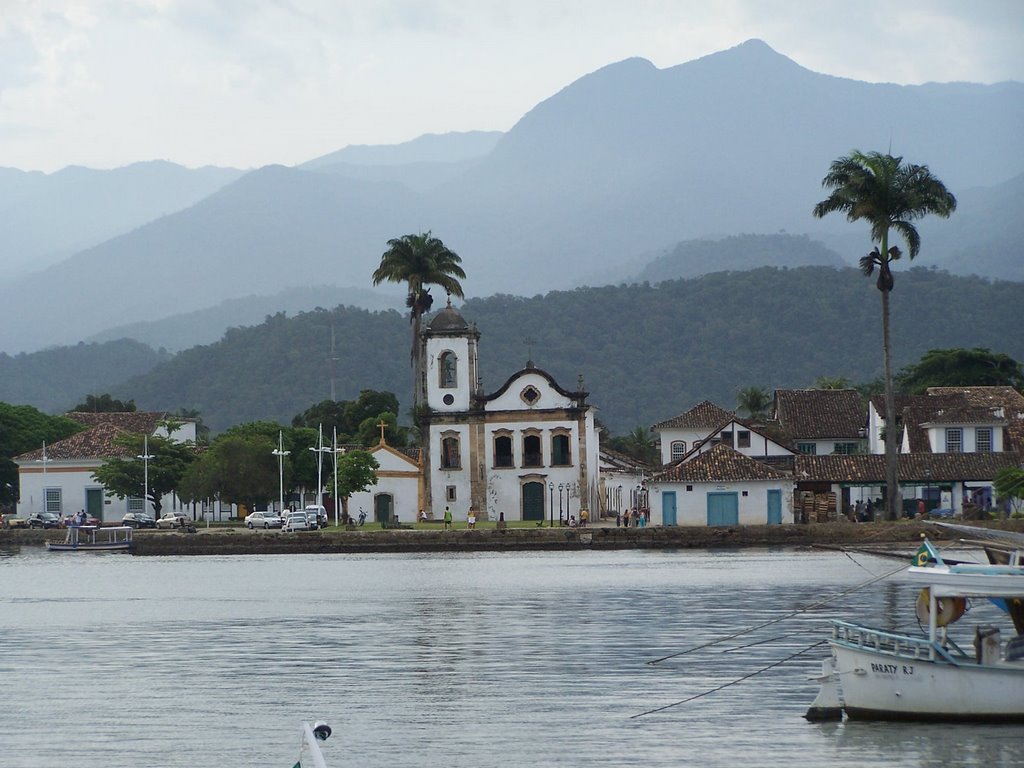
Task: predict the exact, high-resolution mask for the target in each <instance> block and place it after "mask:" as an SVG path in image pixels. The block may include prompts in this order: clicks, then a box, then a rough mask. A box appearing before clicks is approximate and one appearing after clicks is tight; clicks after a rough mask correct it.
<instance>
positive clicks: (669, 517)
mask: <svg viewBox="0 0 1024 768" xmlns="http://www.w3.org/2000/svg"><path fill="white" fill-rule="evenodd" d="M661 524H662V525H675V524H676V492H675V491H662V494H661Z"/></svg>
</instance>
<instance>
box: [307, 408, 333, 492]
mask: <svg viewBox="0 0 1024 768" xmlns="http://www.w3.org/2000/svg"><path fill="white" fill-rule="evenodd" d="M316 430H317V434H318V435H319V444H318V445H316V446H314V447H312V448H310V449H309V450H311V451H312V452H313V453H315V454H316V505H317V507H319V506H320V501H321V495H320V492H321V491H322V490H323V487H324V481H323V473H324V453H325V452H330V450H331V449H330V448H324V425H323V424H320V425H318V426H317V428H316Z"/></svg>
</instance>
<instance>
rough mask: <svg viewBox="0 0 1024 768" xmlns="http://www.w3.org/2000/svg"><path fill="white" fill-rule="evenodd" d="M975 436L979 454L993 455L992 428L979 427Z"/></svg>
mask: <svg viewBox="0 0 1024 768" xmlns="http://www.w3.org/2000/svg"><path fill="white" fill-rule="evenodd" d="M974 435H975V437H974V439H975V449H976V450H977V451H978V453H992V427H978V429H977V431H976V432H975V433H974Z"/></svg>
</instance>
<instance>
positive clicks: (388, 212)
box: [0, 41, 1024, 349]
mask: <svg viewBox="0 0 1024 768" xmlns="http://www.w3.org/2000/svg"><path fill="white" fill-rule="evenodd" d="M878 114H884V115H886V118H887V119H886V120H885V121H879V120H878V119H877V117H876V116H877V115H878ZM883 122H884V125H883V124H882V123H883ZM936 126H941V127H942V129H941V130H936ZM462 138H464V137H462ZM493 139H494V137H493V136H490V137H489V138H488V140H493ZM459 141H460V137H458V136H456V137H454V138H452V139H451V143H452V145H453V146H458V144H459ZM442 143H443V142H442ZM409 144H410V145H412V144H416V142H410V143H409ZM890 145H891V146H892V147H893V151H894V153H897V154H902V155H904V157H905V158H906V160H907V161H910V162H922V163H927V164H928V165H929V166H930V168H931V169H932V171H933V172H934V173H935V174H936V175H937V176H938V177H939V178H941V179H943V181H944V182H945V183H946V184H947V185H948V186H949V188H950V189H951V190H952V191H953V192H954V193H955V194H957V195H958V197H959V198H960V202H961V205H960V208H959V210H958V211H957V212H956V213H955V214H954V216H953V217H952V218H951V219H950V220H949V221H948V222H935V221H932V220H925V221H924V222H922V224H921V227H920V229H921V232H922V238H923V247H922V253H921V258H920V260H919V261H918V262H917V263H923V264H939V265H942V266H945V267H947V268H948V269H950V270H951V271H955V272H960V273H970V272H978V273H979V274H982V275H988V276H993V277H1007V276H1010V275H1012V274H1014V273H1015V270H1019V269H1020V264H1021V263H1022V261H1024V260H1022V259H1021V254H1020V247H1021V238H1020V235H1019V227H1018V224H1017V221H1016V219H1017V218H1018V217H1017V216H1016V215H1015V214H1012V212H1013V211H1019V210H1020V208H1021V185H1020V184H1019V183H1014V182H1012V181H1011V180H1012V179H1015V178H1016V177H1018V176H1020V175H1021V174H1022V173H1024V85H1022V84H1020V83H1001V84H998V85H994V86H986V85H972V84H963V83H956V84H928V85H925V86H896V85H891V84H871V83H862V82H858V81H854V80H848V79H844V78H837V77H832V76H829V75H821V74H818V73H814V72H811V71H810V70H807V69H805V68H803V67H801V66H799V65H797V64H796V63H794V62H792V61H791V60H789V59H787V58H786V57H785V56H782V55H781V54H778V53H776V52H775V51H773V50H772V49H771V48H770V47H768V46H767V45H766V44H765V43H763V42H761V41H749V42H747V43H744V44H743V45H740V46H737V47H736V48H732V49H729V50H727V51H722V52H720V53H716V54H712V55H710V56H705V57H703V58H700V59H696V60H694V61H690V62H686V63H684V64H679V65H677V66H674V67H669V68H666V69H657V68H656V67H654V65H652V64H651V63H650V62H647V61H645V60H643V59H628V60H626V61H623V62H619V63H617V64H612V65H609V66H607V67H604V68H602V69H600V70H597V71H596V72H594V73H591V74H590V75H587V76H585V77H582V78H580V79H579V80H577V81H576V82H574V83H571V84H570V85H568V86H566V87H565V88H563V89H562V90H561V91H559V92H558V93H556V94H554V95H553V96H551V97H550V98H548V99H546V100H544V101H543V102H541V103H540V104H538V105H537V106H536V107H534V108H533V109H532V110H530V111H529V112H528V113H527V114H526V115H524V116H523V118H522V119H521V120H520V121H519V122H518V123H517V124H516V125H515V126H514V127H513V128H512V129H511V130H510V131H509V132H508V133H506V134H505V135H503V136H500V137H498V139H497V142H496V143H495V144H494V147H493V149H492V150H490V151H489V152H487V153H485V154H483V155H478V156H467V155H464V156H463V157H462V159H461V160H452V161H451V163H449V162H447V161H445V162H440V163H437V169H438V172H437V177H438V178H437V181H438V183H437V185H436V186H433V187H431V186H430V184H431V180H430V173H431V170H430V169H429V167H428V166H429V165H430V163H429V162H427V160H428V159H429V158H428V157H427V156H426V155H425V154H424V155H416V153H415V152H413V151H412V149H410V147H406V148H404V149H403V150H402V151H401V152H397V150H393V149H392V155H391V157H390V159H388V160H387V162H390V163H391V165H390V166H388V165H383V164H379V163H378V164H377V165H362V163H364V162H370V161H372V159H373V156H374V155H375V154H380V153H374V152H372V151H370V150H369V149H367V150H366V151H363V150H360V151H358V152H357V151H356V150H355V149H353V150H352V151H350V152H348V153H347V159H345V158H346V151H345V150H342V151H341V152H340V153H332V155H327V156H325V157H324V158H318V159H317V160H318V161H323V162H322V164H318V163H313V168H312V169H306V168H284V167H281V166H270V167H267V168H263V169H260V170H258V171H254V172H252V173H249V174H246V175H245V176H242V177H240V178H238V179H237V180H235V181H234V182H233V183H231V184H228V185H227V186H224V187H222V188H221V189H219V190H218V191H216V192H215V193H213V194H211V195H209V196H207V197H205V198H204V199H202V200H200V201H199V202H197V203H195V204H194V205H192V206H191V207H190V208H188V209H186V210H182V211H179V212H178V213H176V214H172V215H169V216H164V217H163V218H161V219H159V220H157V221H153V222H151V223H149V224H146V225H144V226H141V227H139V228H138V229H136V230H134V231H132V232H129V233H127V234H122V235H121V236H119V237H116V238H112V239H111V240H109V241H106V242H104V243H102V244H100V245H97V246H95V247H93V248H91V249H89V250H86V251H83V252H80V253H78V254H76V255H75V256H73V257H72V258H70V259H67V260H66V261H64V262H63V263H62V264H61V265H60V267H59V269H54V270H50V271H47V272H42V273H39V274H36V275H32V276H30V277H27V278H23V279H21V280H18V281H15V282H13V283H12V284H10V285H7V286H0V302H2V303H3V304H4V305H5V306H6V307H7V308H8V318H9V322H8V323H7V324H5V325H4V326H3V327H0V349H31V348H35V347H37V346H40V345H46V344H54V343H66V342H71V341H77V340H78V339H80V338H83V337H86V336H89V335H91V334H96V333H100V332H102V331H103V330H105V329H109V328H111V327H113V326H119V325H123V324H126V323H134V322H139V321H140V320H143V319H144V320H146V321H154V320H158V319H160V318H162V317H167V316H170V315H175V314H181V313H184V312H192V311H196V310H200V309H204V308H207V307H211V306H214V305H216V304H218V303H220V302H222V301H225V300H228V299H232V298H241V297H244V296H249V295H253V294H258V295H273V294H276V293H278V292H280V291H282V290H285V289H287V288H289V287H292V286H303V285H311V284H316V283H318V282H322V283H326V284H336V285H339V286H345V285H348V286H352V287H362V288H365V287H367V286H368V285H369V275H370V274H371V273H372V271H373V269H374V268H375V267H376V266H377V264H378V263H379V259H380V254H381V253H382V252H383V251H384V249H385V248H386V243H387V240H388V239H390V238H392V237H395V236H398V235H401V234H405V233H411V232H420V231H426V230H428V229H429V230H431V231H433V232H434V234H435V235H437V236H438V237H441V238H442V239H443V240H444V241H445V243H446V244H447V245H449V247H451V248H452V249H453V250H455V251H456V252H457V253H459V254H460V255H461V256H462V258H463V263H464V266H465V268H466V271H467V274H468V276H469V277H468V279H467V280H466V281H465V283H464V285H465V288H466V290H467V292H468V293H469V294H470V295H477V296H479V295H485V294H487V293H489V292H492V291H502V292H505V293H509V292H511V293H524V294H536V293H538V292H546V291H550V290H553V289H562V288H572V287H575V286H579V285H585V284H594V283H596V282H600V281H603V280H607V279H608V276H614V275H616V274H622V267H623V265H627V264H629V265H633V264H637V260H638V258H639V257H640V255H641V254H665V253H666V252H668V251H671V250H672V249H673V248H675V246H676V244H677V243H680V242H684V241H689V240H695V239H702V238H704V239H706V238H708V237H709V236H712V235H714V236H718V235H732V234H737V233H741V232H746V233H758V232H762V233H778V232H780V231H785V232H789V233H794V234H796V235H802V234H808V235H809V236H810V238H811V240H815V241H821V242H823V243H824V244H825V245H826V246H827V247H829V248H832V249H833V250H835V251H836V252H837V253H838V254H839V256H840V258H841V259H842V260H843V261H845V262H846V263H856V260H857V259H858V258H859V257H860V256H862V255H863V254H864V253H866V252H867V251H868V250H870V245H871V244H870V238H869V236H868V231H867V227H866V226H864V225H863V224H861V223H855V224H850V223H848V222H846V221H845V219H844V218H843V217H841V216H832V217H827V218H826V219H824V220H816V219H813V217H812V216H811V213H810V212H811V209H812V208H813V206H814V204H815V203H816V202H817V201H818V200H820V199H822V197H824V194H825V193H824V191H823V190H822V188H821V179H822V177H823V176H824V174H825V173H826V172H827V170H828V166H829V164H830V163H831V161H832V160H834V159H835V158H836V157H838V156H840V155H843V154H846V153H847V152H849V151H850V150H851V149H854V148H859V149H864V150H871V149H875V148H887V147H889V146H890ZM460 151H466V152H469V150H460ZM386 154H387V153H384V154H383V155H381V156H386ZM334 155H336V157H334V158H333V160H332V159H331V158H332V156H334ZM325 158H326V159H325ZM336 160H341V162H342V164H341V165H339V164H338V163H337V162H334V161H336ZM410 160H411V162H407V161H410ZM354 161H355V162H354ZM311 162H313V161H311ZM452 163H454V164H455V165H459V164H460V163H463V164H464V165H462V166H459V167H458V168H455V169H454V170H453V166H452ZM357 166H358V168H357ZM441 168H444V169H445V170H444V171H441V170H439V169H441ZM411 169H417V170H411ZM1003 184H1006V186H1005V187H1001V188H999V189H998V190H996V191H993V192H992V193H991V194H985V193H983V192H981V191H980V190H983V189H985V188H988V189H993V190H995V188H996V185H1003ZM971 189H977V190H979V192H978V194H977V195H975V194H973V193H971V194H967V193H965V192H964V190H971ZM1007 212H1011V215H1009V216H1008V215H1007ZM983 223H987V224H988V227H987V228H986V227H985V226H983ZM932 227H936V229H934V230H933V229H932ZM1015 227H1018V228H1017V229H1015ZM933 231H934V232H936V233H939V234H938V235H936V236H932V234H931V233H932V232H933ZM975 254H978V255H979V257H978V258H977V259H976V258H975ZM638 268H640V269H642V265H638ZM636 271H637V268H634V267H633V266H630V267H629V272H630V273H635V272H636ZM111 276H116V279H112V278H111ZM40 306H51V307H59V308H60V312H59V313H58V312H54V313H42V314H41V313H39V312H38V307H40ZM69 317H73V318H75V322H74V323H73V324H71V323H68V322H67V318H69Z"/></svg>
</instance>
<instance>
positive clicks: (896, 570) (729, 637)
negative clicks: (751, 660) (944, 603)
mask: <svg viewBox="0 0 1024 768" xmlns="http://www.w3.org/2000/svg"><path fill="white" fill-rule="evenodd" d="M906 567H907V566H906V564H905V563H904V564H902V565H900V566H899V567H898V568H893V569H892V570H891V571H888V572H886V573H883V574H882V575H881V576H875V577H874V578H871V579H868V580H867V581H864V582H861V583H860V584H857V585H856V586H854V587H850V589H846V590H843V591H842V592H839V593H837V594H834V595H832V596H831V597H826V598H825V599H824V600H819V601H818V602H816V603H811V604H810V605H806V606H804V607H803V608H797V609H796V610H795V611H790V612H789V613H787V614H785V615H783V616H779V617H778V618H775V619H770V620H769V621H766V622H763V623H761V624H755V625H754V626H752V627H747V628H746V629H741V630H740V631H739V632H733V633H732V634H731V635H726V636H725V637H720V638H718V639H717V640H710V641H708V642H706V643H702V644H700V645H695V646H693V647H692V648H687V649H686V650H685V651H679V652H678V653H670V654H669V655H668V656H662V657H661V658H660V659H654V660H652V661H648V662H647V663H648V664H660V663H661V662H663V661H668V660H669V659H674V658H677V657H679V656H685V655H686V654H688V653H693V652H694V651H700V650H702V649H704V648H710V647H711V646H713V645H718V644H719V643H724V642H725V641H726V640H732V639H733V638H736V637H740V636H741V635H746V634H748V633H750V632H754V631H756V630H758V629H764V628H765V627H770V626H771V625H772V624H778V623H779V622H780V621H785V620H786V619H791V618H793V617H794V616H798V615H799V614H801V613H806V612H807V611H810V610H813V609H814V608H819V607H821V606H823V605H827V604H828V603H831V602H832V601H833V600H838V599H839V598H840V597H846V595H849V594H851V593H853V592H856V591H857V590H858V589H863V588H864V587H869V586H871V585H872V584H874V583H875V582H878V581H882V579H887V578H889V577H890V576H892V575H893V574H896V573H899V572H900V571H903V570H906Z"/></svg>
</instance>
